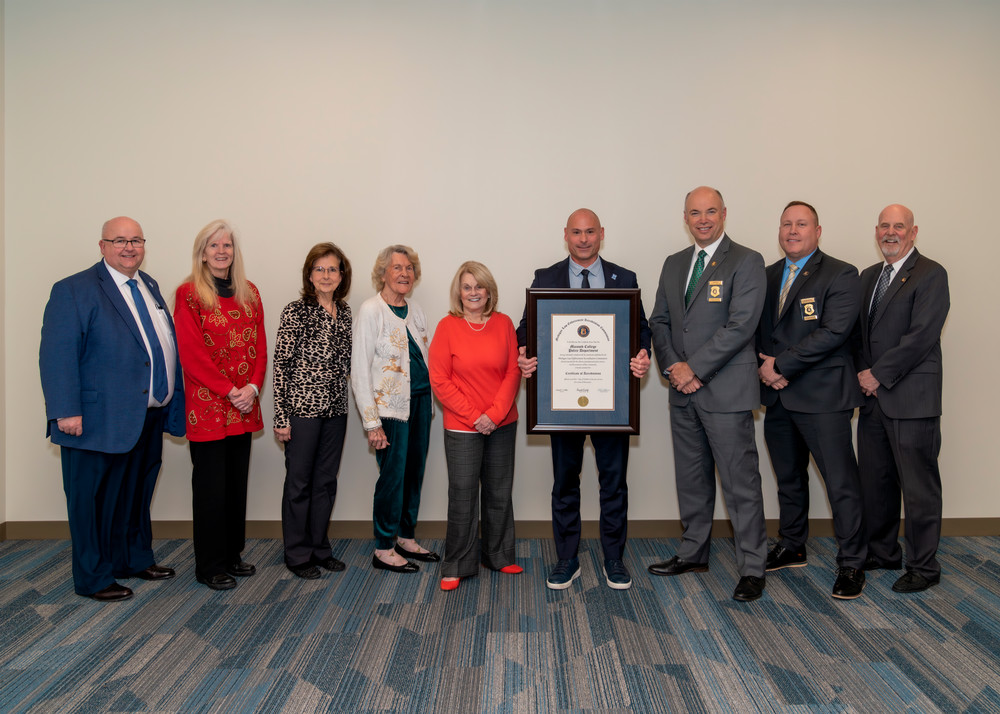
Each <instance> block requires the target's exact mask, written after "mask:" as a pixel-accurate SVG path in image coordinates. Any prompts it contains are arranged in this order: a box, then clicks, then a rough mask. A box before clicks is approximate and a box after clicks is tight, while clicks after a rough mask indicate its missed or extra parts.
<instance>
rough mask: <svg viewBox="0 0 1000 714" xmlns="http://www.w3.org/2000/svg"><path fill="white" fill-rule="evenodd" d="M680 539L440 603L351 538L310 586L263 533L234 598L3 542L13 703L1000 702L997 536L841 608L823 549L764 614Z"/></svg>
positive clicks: (969, 543) (615, 706) (535, 571)
mask: <svg viewBox="0 0 1000 714" xmlns="http://www.w3.org/2000/svg"><path fill="white" fill-rule="evenodd" d="M425 544H426V545H428V546H431V547H435V548H441V547H443V543H442V542H440V541H436V542H435V541H426V542H425ZM675 547H676V542H675V541H670V540H633V541H630V543H629V547H628V551H627V554H626V558H627V560H626V562H627V563H628V564H629V566H630V567H631V569H632V573H633V577H634V585H633V587H632V589H631V590H627V591H615V590H611V589H609V588H608V587H607V586H606V585H605V583H604V579H603V576H601V560H600V545H599V543H598V542H597V541H584V544H583V546H582V550H581V553H580V555H581V561H582V563H583V576H582V577H581V578H580V579H579V580H577V581H576V582H575V583H574V584H573V587H572V588H571V589H569V590H566V591H562V592H554V591H550V590H548V589H547V588H546V587H545V583H544V580H545V574H546V572H547V569H548V567H549V565H551V564H552V563H553V562H554V559H555V554H554V549H553V547H552V543H551V541H549V540H521V541H518V544H517V548H518V560H519V562H520V563H521V564H522V565H523V566H524V567H525V573H524V574H523V575H518V576H510V575H501V574H499V573H493V572H487V571H483V572H482V574H481V575H480V576H479V577H477V578H474V579H471V580H467V581H463V582H462V585H461V587H460V588H459V589H458V590H457V591H455V592H453V593H443V592H441V591H440V590H439V589H438V572H437V570H438V569H437V566H436V565H431V566H429V567H424V568H423V569H422V570H421V572H420V573H419V574H417V575H407V576H402V575H396V574H393V573H386V572H382V571H375V570H373V569H372V568H371V566H370V560H371V551H372V543H371V542H370V541H361V540H343V541H338V542H336V543H335V544H334V553H335V554H337V555H338V556H339V557H341V558H342V559H343V560H345V561H346V562H347V564H348V568H347V570H346V571H345V572H343V573H334V574H329V573H324V577H323V578H322V579H321V580H317V581H306V580H301V579H299V578H296V577H294V576H293V575H292V574H291V573H289V572H288V571H287V570H286V569H285V568H284V566H283V565H282V561H281V545H280V543H279V542H278V541H276V540H254V541H250V543H249V544H248V548H247V551H246V552H245V554H244V557H245V558H246V560H248V561H249V562H253V563H255V564H256V565H257V568H258V574H257V575H256V576H255V577H252V578H249V579H245V580H242V581H241V582H240V586H239V587H238V588H237V589H235V590H231V591H228V592H222V593H216V592H212V591H210V590H208V589H207V588H205V587H203V586H201V585H198V584H197V583H196V582H195V580H194V572H193V565H194V562H193V553H192V549H191V542H190V541H189V540H171V541H157V543H156V548H157V557H158V560H159V562H161V563H163V564H165V565H171V566H173V567H175V568H177V570H178V576H177V578H175V579H174V580H171V581H165V582H160V583H148V582H145V581H141V580H131V581H128V583H129V585H131V586H132V587H133V588H134V589H135V591H136V596H135V598H133V599H132V600H130V601H128V602H124V603H114V604H105V605H102V604H99V603H96V602H94V601H91V600H88V599H85V598H81V597H78V596H77V595H75V594H73V590H72V587H71V584H70V572H69V569H70V561H69V543H68V542H67V541H7V542H3V543H0V623H2V624H0V710H2V711H5V712H7V711H14V712H22V711H40V712H71V711H79V712H102V711H114V712H174V711H218V712H244V711H246V712H250V711H262V712H313V711H335V712H352V713H360V712H568V711H573V712H577V711H580V712H582V711H608V712H610V711H634V712H754V711H764V712H806V711H809V712H882V711H886V712H889V711H891V712H897V711H913V712H932V711H945V712H955V711H963V712H964V711H969V712H972V711H993V712H1000V673H998V670H1000V622H998V613H1000V538H950V539H945V540H944V541H943V543H942V549H941V561H942V564H943V566H944V577H943V579H942V582H941V584H940V585H939V586H937V587H934V588H931V589H930V590H928V591H927V592H925V593H922V594H918V595H910V596H903V595H898V594H895V593H893V592H892V591H891V590H890V587H891V585H892V583H893V581H894V580H895V578H896V576H897V575H898V573H893V572H886V571H879V572H877V573H874V574H872V576H871V577H870V578H869V583H868V587H867V589H866V590H865V593H864V595H863V597H862V598H860V599H859V600H854V601H838V600H834V599H832V598H831V597H830V595H829V592H830V588H831V587H832V584H833V579H834V572H833V571H834V554H835V546H834V543H833V540H832V539H830V538H817V539H813V540H811V541H810V542H809V548H810V555H809V558H810V561H809V562H810V565H809V567H806V568H798V569H793V570H785V571H781V572H779V573H775V574H772V575H771V576H770V577H769V578H768V586H767V590H766V592H765V595H764V597H763V598H762V599H761V600H759V601H757V602H754V603H749V604H741V603H737V602H734V601H733V600H732V599H730V596H731V594H732V589H733V587H734V585H735V583H736V579H737V578H736V574H735V569H734V563H733V553H732V545H731V542H730V541H728V540H721V539H720V540H716V541H715V542H714V550H713V553H712V559H711V570H710V571H709V572H707V573H699V574H688V575H684V576H681V577H677V578H654V577H651V576H648V575H647V574H646V572H645V569H646V566H647V565H649V564H650V563H653V562H658V561H661V560H664V559H666V558H667V557H669V556H670V555H672V554H673V551H674V548H675Z"/></svg>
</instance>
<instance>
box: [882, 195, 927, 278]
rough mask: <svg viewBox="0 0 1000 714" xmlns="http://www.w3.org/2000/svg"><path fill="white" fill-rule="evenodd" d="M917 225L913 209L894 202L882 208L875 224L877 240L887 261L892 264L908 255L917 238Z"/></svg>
mask: <svg viewBox="0 0 1000 714" xmlns="http://www.w3.org/2000/svg"><path fill="white" fill-rule="evenodd" d="M917 230H918V229H917V226H915V225H913V211H911V210H910V209H909V208H907V207H906V206H903V205H900V204H898V203H894V204H892V205H890V206H886V207H885V208H883V209H882V212H881V213H880V214H878V224H877V225H876V226H875V240H876V242H877V243H878V247H879V250H881V251H882V256H883V257H884V258H885V262H887V263H888V264H889V265H892V264H893V263H895V262H896V261H897V260H901V259H902V258H904V257H906V254H907V253H909V252H910V249H911V248H912V247H913V244H914V242H916V240H917Z"/></svg>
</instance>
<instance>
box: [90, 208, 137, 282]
mask: <svg viewBox="0 0 1000 714" xmlns="http://www.w3.org/2000/svg"><path fill="white" fill-rule="evenodd" d="M143 237H144V236H143V235H142V226H140V225H139V224H138V223H137V222H136V221H134V220H132V219H131V218H129V217H127V216H118V217H117V218H112V219H111V220H109V221H106V222H105V223H104V226H103V227H102V228H101V240H99V241H97V245H98V247H100V249H101V255H103V256H104V260H106V261H107V263H108V265H110V266H111V267H112V268H114V269H115V270H117V271H118V272H119V273H124V274H125V275H127V276H129V277H130V278H132V277H135V273H136V271H137V270H139V266H140V265H142V261H143V259H144V258H145V257H146V248H145V246H142V245H138V244H137V243H134V242H131V243H126V244H125V245H122V246H120V247H119V246H116V245H115V244H114V243H113V241H115V240H116V239H119V238H120V239H122V240H126V241H134V240H135V239H137V238H138V239H141V238H143Z"/></svg>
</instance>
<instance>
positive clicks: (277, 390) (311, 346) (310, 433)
mask: <svg viewBox="0 0 1000 714" xmlns="http://www.w3.org/2000/svg"><path fill="white" fill-rule="evenodd" d="M350 289H351V263H350V262H349V261H348V260H347V257H346V256H345V255H344V253H343V252H342V251H341V250H340V248H338V247H337V246H335V245H334V244H333V243H319V244H318V245H315V246H313V248H312V250H310V251H309V254H308V255H307V256H306V260H305V264H304V265H303V266H302V297H300V298H299V299H298V300H295V301H294V302H291V303H289V304H288V305H287V306H286V307H285V309H284V310H283V311H282V312H281V322H280V324H279V326H278V336H277V340H276V342H275V347H274V435H275V437H276V438H277V439H278V441H280V442H282V443H284V445H285V487H284V493H283V495H282V499H281V532H282V535H283V536H284V542H285V565H286V566H287V567H288V569H289V570H290V571H292V572H293V573H295V574H296V575H298V576H299V577H300V578H307V579H309V580H314V579H316V578H318V577H320V574H321V573H320V567H322V568H324V569H326V570H329V571H338V570H343V569H344V564H343V563H342V562H341V561H339V560H337V559H336V558H334V557H333V552H332V551H331V549H330V539H329V537H328V535H327V528H328V526H329V524H330V514H331V513H332V512H333V503H334V500H335V499H336V496H337V472H338V471H339V470H340V457H341V454H342V453H343V447H344V435H345V433H346V431H347V380H348V378H349V376H350V373H351V308H350V306H349V305H348V304H347V302H346V298H347V293H348V292H349V291H350Z"/></svg>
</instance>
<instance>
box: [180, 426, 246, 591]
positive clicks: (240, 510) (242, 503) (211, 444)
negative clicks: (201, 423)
mask: <svg viewBox="0 0 1000 714" xmlns="http://www.w3.org/2000/svg"><path fill="white" fill-rule="evenodd" d="M190 446H191V463H192V465H193V468H192V470H191V492H192V496H193V499H192V506H193V516H194V569H195V574H196V575H197V576H198V577H201V578H211V577H212V576H214V575H221V574H222V573H224V572H226V566H228V565H230V564H232V563H235V562H236V561H238V560H239V558H240V553H242V552H243V548H244V546H245V545H246V527H247V478H248V476H249V473H250V434H238V435H236V436H227V437H226V438H224V439H218V440H216V441H192V442H190Z"/></svg>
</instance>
